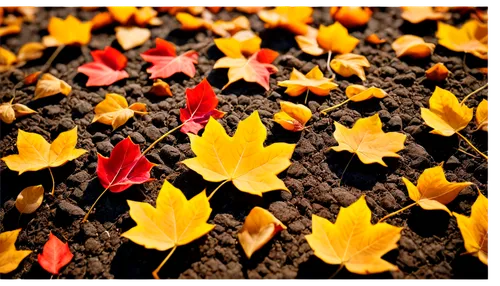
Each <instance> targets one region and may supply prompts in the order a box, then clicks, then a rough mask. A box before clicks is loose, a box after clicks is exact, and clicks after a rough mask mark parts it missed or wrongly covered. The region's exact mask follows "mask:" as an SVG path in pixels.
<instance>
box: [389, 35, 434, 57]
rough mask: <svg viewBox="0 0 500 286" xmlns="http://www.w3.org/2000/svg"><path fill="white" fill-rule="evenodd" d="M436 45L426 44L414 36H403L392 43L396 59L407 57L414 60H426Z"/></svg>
mask: <svg viewBox="0 0 500 286" xmlns="http://www.w3.org/2000/svg"><path fill="white" fill-rule="evenodd" d="M435 47H436V45H434V44H431V43H426V42H425V41H424V39H422V38H420V37H417V36H414V35H404V36H401V37H399V38H398V39H396V41H394V42H393V43H392V48H393V49H394V51H395V52H396V56H397V57H398V58H400V57H404V56H409V57H412V58H415V59H421V58H426V57H428V56H430V55H431V54H432V53H433V52H434V48H435Z"/></svg>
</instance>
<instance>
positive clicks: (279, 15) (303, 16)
mask: <svg viewBox="0 0 500 286" xmlns="http://www.w3.org/2000/svg"><path fill="white" fill-rule="evenodd" d="M312 13H313V9H312V8H311V7H276V8H274V9H271V10H261V11H259V12H258V15H259V18H260V19H261V20H262V21H264V22H265V23H266V24H265V27H266V28H268V29H274V28H283V29H287V30H289V31H290V32H292V33H294V34H297V35H305V34H307V32H308V26H307V24H309V23H312V21H313V19H312V17H311V16H312Z"/></svg>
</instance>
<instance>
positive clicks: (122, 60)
mask: <svg viewBox="0 0 500 286" xmlns="http://www.w3.org/2000/svg"><path fill="white" fill-rule="evenodd" d="M90 54H91V55H92V58H93V59H94V61H93V62H91V63H86V64H84V65H82V66H80V67H78V72H80V73H83V74H85V75H86V76H88V77H89V80H88V81H87V84H86V86H105V85H110V84H113V83H115V82H117V81H119V80H121V79H124V78H128V76H129V75H128V73H127V72H126V71H124V70H123V69H124V68H125V67H126V66H127V58H126V57H125V56H124V55H123V54H121V53H120V52H119V51H117V50H116V49H114V48H112V47H106V48H105V49H104V50H103V51H100V50H96V51H92V52H90Z"/></svg>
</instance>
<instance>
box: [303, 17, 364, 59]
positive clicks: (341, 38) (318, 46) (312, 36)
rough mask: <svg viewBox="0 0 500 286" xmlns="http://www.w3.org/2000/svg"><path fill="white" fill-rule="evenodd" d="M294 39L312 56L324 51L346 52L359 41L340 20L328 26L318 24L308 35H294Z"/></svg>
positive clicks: (352, 48)
mask: <svg viewBox="0 0 500 286" xmlns="http://www.w3.org/2000/svg"><path fill="white" fill-rule="evenodd" d="M295 40H296V41H297V44H298V45H299V48H300V49H301V50H302V51H303V52H305V53H307V54H310V55H313V56H319V55H322V54H324V53H326V52H329V53H334V54H347V53H350V52H352V51H353V50H354V48H355V47H356V46H357V45H358V43H359V40H358V39H356V38H355V37H353V36H351V35H349V31H348V30H347V29H346V28H345V27H344V26H342V24H340V22H335V23H334V24H332V25H330V26H324V25H320V26H319V30H318V31H314V30H311V31H310V33H309V35H306V36H296V37H295Z"/></svg>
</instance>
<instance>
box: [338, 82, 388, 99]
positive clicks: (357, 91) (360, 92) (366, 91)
mask: <svg viewBox="0 0 500 286" xmlns="http://www.w3.org/2000/svg"><path fill="white" fill-rule="evenodd" d="M345 95H346V96H347V98H349V99H350V100H351V101H354V102H360V101H365V100H368V99H371V98H374V97H375V98H384V97H386V96H387V93H386V92H385V91H384V90H382V89H380V88H377V87H374V86H372V87H370V88H367V87H365V86H362V85H359V84H353V85H350V86H348V87H347V88H346V89H345Z"/></svg>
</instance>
